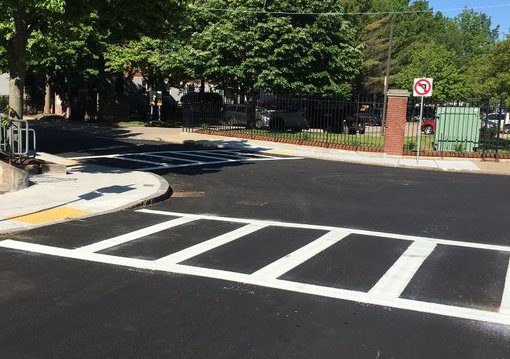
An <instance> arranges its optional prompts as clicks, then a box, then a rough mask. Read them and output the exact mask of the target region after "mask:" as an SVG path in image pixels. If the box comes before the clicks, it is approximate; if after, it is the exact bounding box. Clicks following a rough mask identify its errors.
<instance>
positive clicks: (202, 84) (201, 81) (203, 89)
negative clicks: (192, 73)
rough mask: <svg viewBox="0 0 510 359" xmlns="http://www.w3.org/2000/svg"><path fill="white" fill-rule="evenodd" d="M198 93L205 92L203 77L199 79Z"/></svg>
mask: <svg viewBox="0 0 510 359" xmlns="http://www.w3.org/2000/svg"><path fill="white" fill-rule="evenodd" d="M200 93H205V78H204V77H202V79H201V80H200Z"/></svg>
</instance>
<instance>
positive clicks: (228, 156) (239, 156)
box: [70, 150, 303, 171]
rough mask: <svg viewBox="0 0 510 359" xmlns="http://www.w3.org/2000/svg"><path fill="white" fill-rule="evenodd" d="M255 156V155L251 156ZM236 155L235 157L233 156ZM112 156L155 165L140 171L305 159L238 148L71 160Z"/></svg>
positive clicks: (95, 156)
mask: <svg viewBox="0 0 510 359" xmlns="http://www.w3.org/2000/svg"><path fill="white" fill-rule="evenodd" d="M172 154H179V155H184V156H189V157H198V158H204V159H209V160H214V161H209V162H204V161H200V160H194V159H183V158H180V157H175V156H172ZM130 156H140V157H157V158H162V159H173V160H177V161H183V162H187V163H184V164H178V165H172V164H169V163H163V162H155V161H150V160H143V159H139V158H131V157H130ZM251 156H255V157H251ZM232 157H234V158H232ZM101 158H110V159H117V160H122V161H131V162H138V163H144V164H148V165H153V166H151V167H144V168H138V169H137V170H138V171H155V170H162V169H174V168H183V167H194V166H205V165H216V164H224V163H239V162H256V161H281V160H298V159H303V158H302V157H276V156H270V155H262V154H259V153H256V152H253V153H246V154H243V153H242V152H239V151H236V150H199V151H153V152H130V153H116V154H109V155H94V156H81V157H72V158H70V159H71V160H76V161H80V160H88V159H101Z"/></svg>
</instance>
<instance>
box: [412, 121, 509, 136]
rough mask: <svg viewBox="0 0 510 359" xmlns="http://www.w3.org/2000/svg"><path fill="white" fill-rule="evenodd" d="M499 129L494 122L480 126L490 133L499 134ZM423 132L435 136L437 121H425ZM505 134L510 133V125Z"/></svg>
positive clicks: (422, 127) (484, 122)
mask: <svg viewBox="0 0 510 359" xmlns="http://www.w3.org/2000/svg"><path fill="white" fill-rule="evenodd" d="M497 127H498V125H497V124H495V123H494V122H492V121H485V120H482V122H481V124H480V129H481V130H485V128H487V131H488V132H490V133H492V132H497ZM421 132H423V133H424V134H426V135H433V134H434V133H436V120H435V119H433V120H423V121H422V123H421ZM505 133H510V124H509V126H508V132H505Z"/></svg>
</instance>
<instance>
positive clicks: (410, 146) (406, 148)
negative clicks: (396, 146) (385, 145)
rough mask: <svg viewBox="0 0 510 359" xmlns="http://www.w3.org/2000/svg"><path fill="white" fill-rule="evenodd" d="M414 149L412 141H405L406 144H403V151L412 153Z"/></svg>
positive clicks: (414, 145) (414, 143)
mask: <svg viewBox="0 0 510 359" xmlns="http://www.w3.org/2000/svg"><path fill="white" fill-rule="evenodd" d="M414 149H416V142H414V141H413V140H408V141H406V143H405V144H404V151H412V150H414Z"/></svg>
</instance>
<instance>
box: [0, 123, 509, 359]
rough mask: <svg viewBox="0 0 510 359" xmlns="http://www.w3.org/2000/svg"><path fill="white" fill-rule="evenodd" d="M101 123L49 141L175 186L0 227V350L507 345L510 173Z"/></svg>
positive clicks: (192, 353) (496, 350) (63, 150)
mask: <svg viewBox="0 0 510 359" xmlns="http://www.w3.org/2000/svg"><path fill="white" fill-rule="evenodd" d="M43 131H44V130H43ZM43 131H42V132H43ZM106 132H107V129H102V128H95V127H94V128H93V130H92V131H89V130H83V129H82V130H80V131H74V132H73V131H62V132H55V136H61V137H60V138H61V139H62V140H61V141H60V142H59V143H55V142H51V143H49V144H45V143H44V142H43V143H42V146H43V147H44V150H45V151H47V152H51V153H54V154H59V155H65V156H66V157H69V158H75V159H76V160H77V161H80V162H81V161H83V162H84V163H85V164H87V165H97V164H101V165H112V166H113V165H115V166H121V168H129V169H137V170H141V169H142V170H143V169H145V170H147V171H149V172H154V173H156V174H158V175H160V176H162V177H163V178H165V179H166V180H167V181H168V183H170V185H171V186H172V190H173V195H172V197H171V198H170V199H169V200H167V201H163V202H160V203H157V204H154V205H152V206H149V207H146V208H141V209H137V210H125V211H120V212H115V213H109V214H106V215H102V216H96V217H91V218H85V219H79V220H75V221H69V222H65V223H60V224H56V225H52V226H45V227H41V228H37V229H33V230H30V231H26V232H22V233H18V234H15V235H9V236H3V237H1V241H0V288H1V289H0V308H1V309H0V322H1V323H3V324H4V325H2V326H1V327H0V339H1V342H2V345H1V346H0V357H5V358H11V357H13V358H34V357H36V358H55V357H66V358H83V357H90V358H94V357H98V358H144V357H151V358H160V357H161V358H508V357H510V340H509V339H510V313H509V310H510V278H509V276H510V274H509V259H510V238H509V235H508V228H507V227H508V226H507V225H506V224H507V222H508V218H509V215H510V209H509V206H508V205H507V203H506V198H509V195H510V193H509V192H510V188H509V187H508V185H507V182H508V180H507V177H504V176H490V175H478V174H461V173H443V172H432V171H419V170H411V169H397V168H387V167H375V166H365V165H358V164H348V163H338V162H331V161H323V160H315V159H302V158H300V157H288V156H282V155H275V154H268V153H266V152H260V151H253V150H250V149H248V148H247V149H239V148H236V149H211V148H204V147H199V146H196V145H193V146H190V145H189V144H187V145H167V144H164V143H154V142H147V141H143V140H136V139H132V138H130V137H129V136H127V137H126V138H121V139H119V138H116V139H115V138H112V137H111V134H110V133H108V134H106ZM84 134H87V136H86V137H85V139H84V140H83V142H81V141H80V140H78V138H83V137H84ZM118 135H121V134H118ZM75 138H76V140H75ZM135 152H136V153H137V154H136V155H133V153H135ZM155 155H156V156H155ZM135 156H136V157H135ZM120 158H122V159H120ZM126 158H127V159H126ZM129 159H136V160H137V161H129ZM112 161H115V162H112ZM149 162H150V163H149Z"/></svg>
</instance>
